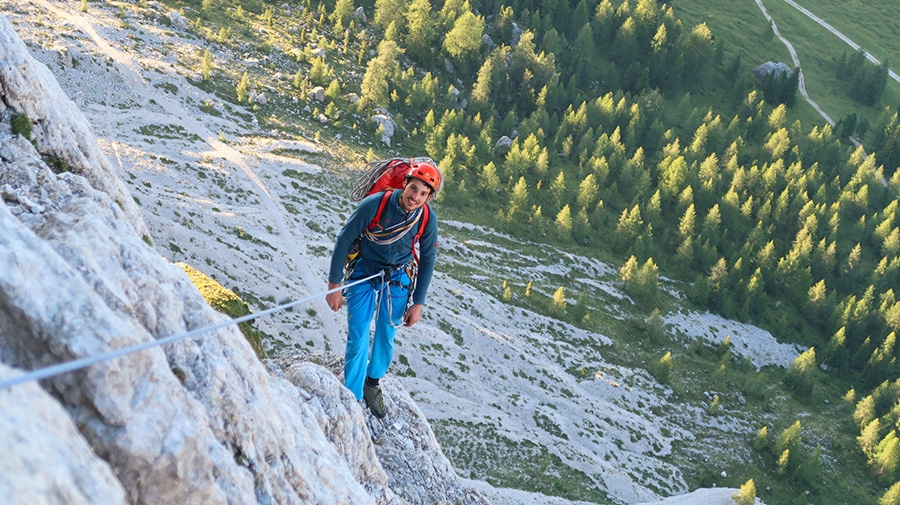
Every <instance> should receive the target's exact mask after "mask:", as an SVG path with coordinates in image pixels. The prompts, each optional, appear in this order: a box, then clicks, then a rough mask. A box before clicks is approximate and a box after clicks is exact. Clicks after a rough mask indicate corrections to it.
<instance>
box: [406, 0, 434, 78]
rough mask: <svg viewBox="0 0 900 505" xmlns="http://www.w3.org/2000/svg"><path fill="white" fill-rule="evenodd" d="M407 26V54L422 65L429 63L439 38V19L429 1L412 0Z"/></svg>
mask: <svg viewBox="0 0 900 505" xmlns="http://www.w3.org/2000/svg"><path fill="white" fill-rule="evenodd" d="M406 26H407V32H406V54H408V55H409V57H410V58H415V59H417V60H418V61H420V62H422V63H429V62H430V61H431V59H432V58H433V56H434V43H435V40H437V38H438V33H437V19H436V18H435V16H434V12H433V11H432V8H431V2H430V1H429V0H412V2H411V3H410V5H409V10H408V11H407V12H406Z"/></svg>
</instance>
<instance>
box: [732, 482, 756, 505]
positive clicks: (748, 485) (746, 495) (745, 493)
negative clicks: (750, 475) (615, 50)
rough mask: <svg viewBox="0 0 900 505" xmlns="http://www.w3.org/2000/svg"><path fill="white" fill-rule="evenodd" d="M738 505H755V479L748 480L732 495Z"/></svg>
mask: <svg viewBox="0 0 900 505" xmlns="http://www.w3.org/2000/svg"><path fill="white" fill-rule="evenodd" d="M731 497H732V499H734V502H735V503H736V504H737V505H753V504H754V503H756V484H755V483H754V482H753V479H750V480H748V481H747V482H745V483H744V484H743V485H741V488H740V489H739V490H738V491H737V492H736V493H734V494H732V495H731Z"/></svg>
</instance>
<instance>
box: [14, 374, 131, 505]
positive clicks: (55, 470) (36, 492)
mask: <svg viewBox="0 0 900 505" xmlns="http://www.w3.org/2000/svg"><path fill="white" fill-rule="evenodd" d="M16 375H19V374H18V373H16V372H14V371H13V370H12V369H10V368H9V367H6V366H4V365H2V364H0V380H3V379H8V378H11V377H15V376H16ZM0 404H2V405H3V415H2V416H0V433H3V436H2V437H0V450H2V451H3V455H4V456H3V457H2V458H0V495H2V496H4V497H6V498H10V497H15V499H16V500H18V502H19V503H42V502H44V503H46V502H47V501H48V497H53V498H54V501H57V502H59V503H69V504H72V505H88V504H96V505H107V504H109V505H112V504H117V503H125V490H124V489H122V486H121V484H119V482H118V481H117V480H116V476H115V475H114V474H113V472H112V470H111V469H110V468H109V465H107V464H106V462H104V461H103V460H101V459H100V458H99V457H97V455H96V454H94V452H93V451H92V450H91V448H90V446H88V445H87V444H86V443H85V441H84V439H83V438H82V437H81V435H80V434H79V433H78V429H77V428H76V427H75V425H74V424H73V423H72V419H71V418H69V416H68V414H66V411H65V410H64V409H63V408H62V407H61V406H60V405H59V403H57V402H56V400H54V399H53V398H52V397H51V396H50V395H48V394H47V393H46V392H45V391H44V390H43V389H41V388H40V387H39V386H38V385H37V384H35V383H29V384H22V385H21V386H19V387H15V388H11V389H9V390H6V391H2V392H0Z"/></svg>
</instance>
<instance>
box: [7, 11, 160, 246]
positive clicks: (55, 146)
mask: <svg viewBox="0 0 900 505" xmlns="http://www.w3.org/2000/svg"><path fill="white" fill-rule="evenodd" d="M0 96H2V101H3V102H4V105H0V113H4V110H3V109H4V108H7V109H9V110H7V111H6V112H5V114H7V115H8V114H11V113H17V114H24V115H25V116H26V117H27V118H28V120H29V121H30V122H31V124H32V131H33V136H34V138H33V140H34V142H35V145H36V146H37V150H38V152H40V154H41V155H42V156H45V157H51V158H53V159H56V160H60V161H62V162H64V163H65V166H66V167H67V169H68V170H71V171H72V172H75V173H77V174H80V175H82V176H83V177H84V178H85V179H86V180H87V181H88V183H90V185H91V187H93V188H94V189H97V190H99V191H101V192H103V193H106V194H107V195H109V196H110V197H111V198H112V200H113V201H114V202H115V203H116V206H117V207H118V208H119V209H117V210H115V211H116V212H117V213H119V212H121V213H124V218H125V219H126V220H127V221H128V222H129V223H130V224H131V226H132V227H134V231H135V233H137V235H138V236H146V235H148V234H147V228H146V226H145V225H144V222H143V220H142V219H141V215H140V210H139V209H138V207H137V205H136V204H135V203H134V201H133V200H132V198H131V195H130V194H129V192H128V189H127V188H126V186H125V185H124V183H122V181H121V180H120V179H119V178H118V177H117V176H116V174H115V171H114V170H113V167H112V165H111V164H110V162H109V160H108V159H107V158H106V155H104V154H103V151H102V150H101V149H100V146H99V145H97V141H96V139H95V138H94V135H93V133H91V128H90V126H89V125H88V122H87V120H85V118H84V115H83V114H82V113H81V111H80V110H78V107H77V106H76V105H75V103H74V102H72V101H71V100H69V99H68V98H67V97H66V95H65V94H64V93H63V91H62V89H61V88H60V86H59V83H58V82H56V79H55V78H54V77H53V74H52V73H51V72H50V70H48V69H47V67H45V66H44V65H41V64H40V63H38V62H37V61H36V60H35V59H34V58H32V57H31V55H30V54H28V51H27V50H26V48H25V44H24V43H22V39H20V38H19V37H18V36H17V35H16V34H15V32H14V31H13V29H12V26H11V25H10V24H9V21H8V20H7V19H6V18H5V17H3V16H2V15H0ZM116 217H117V218H119V217H120V215H117V216H116Z"/></svg>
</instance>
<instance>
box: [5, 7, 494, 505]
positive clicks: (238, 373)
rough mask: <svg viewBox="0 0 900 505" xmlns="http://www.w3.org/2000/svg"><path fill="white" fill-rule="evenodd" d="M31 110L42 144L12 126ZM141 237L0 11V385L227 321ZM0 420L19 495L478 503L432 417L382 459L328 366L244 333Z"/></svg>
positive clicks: (47, 396) (24, 405) (12, 410)
mask: <svg viewBox="0 0 900 505" xmlns="http://www.w3.org/2000/svg"><path fill="white" fill-rule="evenodd" d="M22 113H24V114H27V116H28V117H29V118H30V119H31V120H32V123H33V126H34V140H35V143H34V144H32V142H30V141H29V139H26V138H24V137H23V136H22V135H19V134H13V133H12V130H13V129H12V125H11V121H12V117H13V116H14V115H16V114H22ZM35 144H36V147H35ZM47 157H52V158H57V159H61V160H64V161H65V162H66V165H67V166H68V167H69V168H70V171H68V172H62V173H56V172H54V171H53V170H51V169H50V167H49V166H48V164H47V163H46V162H45V159H47ZM148 242H149V240H148V238H147V232H146V227H145V225H144V223H143V221H142V219H141V216H140V213H139V209H138V208H137V207H136V206H135V205H134V203H133V200H132V198H131V196H130V194H129V193H128V191H127V189H126V187H125V186H124V184H123V183H122V182H121V181H120V180H119V179H118V178H117V177H116V174H115V173H114V171H113V170H112V169H111V166H110V164H109V162H108V161H106V158H105V157H104V156H103V154H102V152H101V151H100V148H99V146H98V145H97V141H96V139H95V138H94V137H93V136H92V134H91V132H90V128H89V127H88V125H87V123H86V121H85V120H84V117H83V116H82V115H81V113H80V112H79V111H78V109H77V108H76V107H75V105H74V104H73V103H72V102H71V101H70V100H69V99H68V98H67V97H65V95H64V94H63V92H62V91H61V90H60V87H59V85H58V83H57V82H56V81H55V80H54V78H53V76H52V75H51V74H50V73H49V71H47V69H46V68H45V67H43V66H42V65H41V64H39V63H37V62H36V61H35V60H34V59H32V58H31V57H30V56H29V55H28V53H27V50H26V48H25V46H24V44H22V42H21V40H19V39H18V37H17V36H16V34H15V33H14V32H13V30H12V28H11V26H10V24H9V23H8V21H7V20H6V19H5V18H4V17H3V16H2V15H0V380H3V379H4V378H6V377H10V376H15V375H17V374H21V373H24V372H26V371H28V370H33V369H39V368H43V367H46V366H49V365H53V364H57V363H60V362H67V361H71V360H76V359H82V358H88V357H91V356H96V355H98V354H101V353H105V352H110V351H113V350H119V349H123V348H127V347H131V346H135V345H139V344H144V343H152V342H154V341H156V340H159V339H162V338H165V337H170V336H173V335H180V334H183V333H185V332H188V331H191V330H196V329H199V328H204V327H207V326H210V325H213V324H215V323H219V322H222V321H223V319H224V318H225V316H223V315H221V314H219V313H217V312H215V311H213V310H212V309H211V308H210V307H209V305H207V304H206V302H205V301H204V300H203V298H202V297H201V295H200V293H199V292H198V291H197V289H196V288H195V287H194V286H193V285H192V284H191V282H190V280H189V279H188V277H187V276H186V275H185V274H184V272H183V271H182V270H181V269H180V268H177V267H175V266H174V265H171V264H169V263H168V262H167V261H166V260H164V259H163V258H162V257H161V256H160V255H159V254H158V253H157V252H156V251H155V250H154V249H153V248H152V247H151V246H150V245H149V243H148ZM388 387H389V388H390V389H388V390H387V391H388V393H389V395H390V396H391V397H395V398H397V399H396V400H394V403H392V404H394V405H397V406H402V405H406V404H407V402H408V400H407V399H408V395H406V394H405V392H404V391H403V390H402V389H400V387H399V384H396V383H394V384H393V385H390V383H389V386H388ZM409 403H410V404H411V401H410V402H409ZM396 408H397V411H398V412H401V413H402V412H412V407H409V406H407V407H403V408H400V407H396ZM0 412H2V413H3V414H2V415H0V449H2V450H3V455H4V456H3V461H2V462H0V496H4V497H6V496H15V497H16V500H17V501H16V502H17V503H48V502H49V503H53V502H60V503H136V504H157V503H179V504H220V503H221V504H226V503H227V504H249V503H279V504H294V503H296V504H319V503H322V504H326V503H327V504H348V505H349V504H352V505H365V504H392V505H396V504H404V503H444V502H445V501H442V500H446V499H447V497H460V499H459V500H456V501H454V502H453V503H482V502H483V498H482V497H481V496H480V495H478V494H473V492H470V491H466V490H465V489H464V488H463V487H462V485H461V484H460V482H459V479H458V478H457V477H456V475H455V474H453V473H452V470H451V469H450V466H449V462H447V460H446V458H444V457H443V454H441V453H440V450H439V448H438V447H437V444H436V442H434V437H433V435H432V434H431V433H430V430H428V429H427V424H421V423H425V420H424V418H421V422H420V423H418V424H414V423H413V422H412V420H411V419H410V420H404V421H402V422H403V423H404V424H403V426H409V427H412V426H417V427H416V428H415V429H412V430H411V429H394V431H393V432H392V435H391V437H390V438H391V439H392V440H394V441H395V442H392V443H391V444H389V447H390V448H391V452H390V454H387V453H384V452H381V451H380V450H379V449H378V448H376V447H375V445H374V444H373V441H372V438H373V437H372V431H371V429H370V425H367V421H368V422H369V423H372V422H373V419H372V418H371V416H369V415H368V414H366V413H364V412H363V410H362V408H361V407H360V406H359V404H358V403H356V402H355V401H354V400H353V397H352V395H350V393H349V392H348V391H346V389H344V388H343V387H342V386H341V385H340V382H338V379H337V378H336V377H335V375H334V374H333V372H331V371H329V370H327V369H326V368H323V367H321V366H318V365H314V364H312V363H300V362H296V363H294V362H291V363H290V366H288V367H286V371H280V369H273V373H270V372H269V371H267V369H266V368H265V367H264V366H263V364H262V363H260V362H259V360H258V359H257V358H256V355H255V354H254V352H253V350H252V348H251V347H250V344H249V343H248V342H247V341H246V340H245V339H244V337H243V335H242V334H241V333H240V331H239V330H238V329H237V328H236V327H235V326H225V327H224V328H222V329H218V330H215V331H208V332H205V333H202V334H200V335H197V336H194V337H190V338H187V339H182V340H177V341H175V342H170V343H167V344H165V345H163V346H160V347H152V348H149V349H146V350H143V351H140V352H136V353H132V354H128V355H125V356H121V357H118V358H115V359H111V360H107V361H102V362H99V363H97V364H93V365H91V366H90V367H87V368H83V369H80V370H77V371H74V372H69V373H65V374H61V375H58V376H54V377H51V378H48V379H45V380H43V381H41V382H40V383H35V382H28V383H24V384H18V385H14V386H11V387H9V388H4V389H0ZM409 415H412V414H409ZM417 415H419V416H420V413H419V414H417ZM406 417H407V415H405V414H404V415H400V416H399V419H406ZM407 436H409V437H413V438H410V439H408V440H404V437H407ZM416 437H418V438H416ZM419 439H421V440H419ZM401 461H403V462H405V464H406V465H409V463H410V462H415V464H414V465H412V466H415V467H416V468H415V469H413V470H411V469H410V468H402V469H401V466H402V465H400V464H399V462H401ZM395 487H396V489H395ZM20 492H21V494H20Z"/></svg>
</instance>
